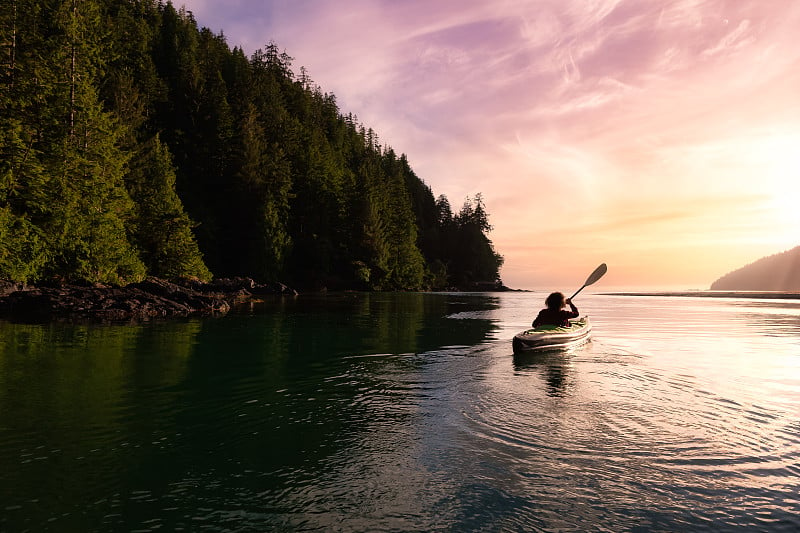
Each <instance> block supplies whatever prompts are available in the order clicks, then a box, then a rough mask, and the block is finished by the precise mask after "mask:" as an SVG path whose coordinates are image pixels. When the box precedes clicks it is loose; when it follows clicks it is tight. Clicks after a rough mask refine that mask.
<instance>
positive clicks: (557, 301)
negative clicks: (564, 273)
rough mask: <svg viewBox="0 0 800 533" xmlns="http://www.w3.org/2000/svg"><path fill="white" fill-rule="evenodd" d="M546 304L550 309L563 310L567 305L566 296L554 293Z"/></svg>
mask: <svg viewBox="0 0 800 533" xmlns="http://www.w3.org/2000/svg"><path fill="white" fill-rule="evenodd" d="M544 303H545V304H546V305H547V308H548V309H553V310H555V311H559V310H561V308H562V307H564V306H565V305H566V304H567V302H566V301H565V299H564V295H563V294H562V293H560V292H554V293H553V294H551V295H550V296H548V297H547V299H546V300H545V301H544Z"/></svg>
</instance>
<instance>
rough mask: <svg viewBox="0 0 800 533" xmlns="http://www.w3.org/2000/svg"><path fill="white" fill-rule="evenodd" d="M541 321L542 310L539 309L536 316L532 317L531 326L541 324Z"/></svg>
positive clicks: (534, 326)
mask: <svg viewBox="0 0 800 533" xmlns="http://www.w3.org/2000/svg"><path fill="white" fill-rule="evenodd" d="M541 321H542V312H541V311H539V314H538V315H536V318H534V319H533V324H531V327H533V328H536V327H539V324H541Z"/></svg>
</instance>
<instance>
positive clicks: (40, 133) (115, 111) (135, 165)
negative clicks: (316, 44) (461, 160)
mask: <svg viewBox="0 0 800 533" xmlns="http://www.w3.org/2000/svg"><path fill="white" fill-rule="evenodd" d="M10 7H11V9H4V10H0V31H2V32H3V33H2V42H3V43H8V44H7V49H8V55H7V56H6V58H5V59H4V60H3V61H4V64H3V67H4V68H3V69H2V70H0V74H1V75H2V84H3V88H4V90H3V92H2V93H0V105H2V115H0V127H1V129H0V150H1V151H2V161H0V237H1V238H2V240H0V276H2V277H7V278H11V279H14V280H19V281H27V280H36V279H42V278H47V277H57V278H62V279H86V280H90V281H103V282H112V283H122V282H125V281H128V280H135V279H139V278H141V277H143V276H144V275H145V274H146V273H149V274H155V275H159V276H165V277H173V276H190V277H197V278H200V279H208V278H209V277H210V276H211V274H210V272H209V269H208V268H207V267H206V265H208V266H210V267H211V270H213V271H214V272H215V273H216V274H217V275H220V276H231V275H249V276H254V277H256V278H258V279H260V280H265V281H266V280H284V281H287V282H290V283H292V284H294V285H296V286H298V287H300V288H303V287H322V286H327V287H330V288H347V287H358V288H363V289H376V290H377V289H381V290H398V289H399V290H406V289H420V288H443V287H448V286H452V285H461V286H464V287H468V286H469V284H471V283H473V282H475V281H485V280H495V279H498V278H499V276H498V270H499V267H500V265H501V264H502V258H501V257H500V256H499V255H497V254H496V253H495V252H494V249H493V248H492V245H491V241H489V240H488V238H487V237H486V233H488V231H490V229H491V227H490V226H489V223H488V216H487V215H486V211H485V209H484V206H483V202H482V200H481V197H480V195H478V196H477V197H476V199H475V200H470V201H468V203H467V204H465V206H464V208H462V210H461V212H459V213H458V214H457V215H455V216H453V214H452V212H451V211H450V206H449V203H448V202H447V199H446V198H444V197H440V198H439V199H438V200H434V196H433V193H432V191H431V189H430V188H429V187H428V186H427V185H426V184H425V183H424V182H423V181H422V180H420V179H419V178H418V177H417V176H416V175H415V174H414V172H413V171H412V169H411V166H410V164H409V162H408V160H407V159H406V157H405V156H404V155H400V156H398V155H397V154H395V152H394V151H393V150H392V149H391V148H388V147H382V146H381V145H380V142H379V139H378V135H377V134H376V133H375V132H374V131H373V130H372V129H369V128H366V127H365V126H363V125H361V124H359V123H358V120H357V119H356V118H355V117H354V116H353V115H343V114H342V113H341V112H340V110H339V108H338V106H337V104H336V99H335V97H334V96H333V95H331V94H326V93H323V91H322V90H321V89H320V87H318V86H316V85H315V84H314V82H313V81H312V80H311V79H310V77H309V75H308V73H307V72H306V71H305V69H302V68H301V69H300V76H295V74H294V72H293V71H292V61H293V60H292V58H291V57H289V56H288V55H287V54H286V53H285V52H282V51H281V50H280V49H279V48H278V46H277V45H276V44H275V43H273V42H271V43H269V44H268V45H267V46H266V47H265V48H264V49H263V50H258V51H256V52H255V53H254V54H253V55H252V56H251V57H249V58H248V57H246V56H245V55H244V53H243V52H242V50H241V49H238V48H234V49H231V48H230V47H229V46H228V45H227V43H226V40H225V37H224V36H223V35H222V34H219V35H216V34H214V33H212V32H211V31H209V30H208V29H205V28H203V29H198V27H197V24H196V22H195V20H194V18H193V17H192V15H191V13H190V12H187V11H186V10H185V9H180V10H176V9H175V8H174V7H173V5H172V4H171V3H169V2H167V3H163V2H160V1H156V0H137V1H128V0H28V1H26V2H21V1H20V2H17V1H14V0H10ZM192 221H197V223H196V224H195V223H194V222H192Z"/></svg>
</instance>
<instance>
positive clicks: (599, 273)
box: [570, 263, 608, 300]
mask: <svg viewBox="0 0 800 533" xmlns="http://www.w3.org/2000/svg"><path fill="white" fill-rule="evenodd" d="M607 271H608V267H607V266H606V264H605V263H603V264H602V265H600V266H599V267H597V268H595V269H594V272H592V273H591V275H590V276H589V277H588V278H586V283H584V284H583V287H581V288H580V289H578V290H577V292H575V294H573V295H572V297H571V298H570V300H572V298H575V297H576V296H577V295H578V293H579V292H581V291H582V290H583V289H585V288H586V287H588V286H589V285H591V284H592V283H594V282H595V281H597V280H598V279H600V278H602V277H603V276H604V275H605V273H606V272H607Z"/></svg>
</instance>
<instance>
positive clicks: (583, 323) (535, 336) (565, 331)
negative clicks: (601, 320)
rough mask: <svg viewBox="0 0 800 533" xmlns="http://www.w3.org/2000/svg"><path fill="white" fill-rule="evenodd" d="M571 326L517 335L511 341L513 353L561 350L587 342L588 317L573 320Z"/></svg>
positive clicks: (528, 331)
mask: <svg viewBox="0 0 800 533" xmlns="http://www.w3.org/2000/svg"><path fill="white" fill-rule="evenodd" d="M571 324H572V325H571V326H570V327H569V328H562V327H547V328H537V329H529V330H526V331H522V332H520V333H517V334H516V335H514V340H513V341H512V346H513V347H514V353H530V352H544V351H548V350H563V349H565V348H571V347H573V346H579V345H581V344H583V343H585V342H587V341H588V340H589V334H590V333H591V331H592V325H591V323H589V317H583V318H581V319H579V320H575V321H573V322H572V323H571Z"/></svg>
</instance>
